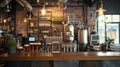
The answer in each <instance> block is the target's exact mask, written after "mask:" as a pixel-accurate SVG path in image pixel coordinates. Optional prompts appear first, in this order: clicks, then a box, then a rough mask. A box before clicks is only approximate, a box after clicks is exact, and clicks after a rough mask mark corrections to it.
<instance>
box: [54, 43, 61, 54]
mask: <svg viewBox="0 0 120 67" xmlns="http://www.w3.org/2000/svg"><path fill="white" fill-rule="evenodd" d="M52 53H60V43H59V41H53V42H52Z"/></svg>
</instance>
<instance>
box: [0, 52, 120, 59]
mask: <svg viewBox="0 0 120 67" xmlns="http://www.w3.org/2000/svg"><path fill="white" fill-rule="evenodd" d="M0 60H4V61H14V60H20V61H23V60H24V61H34V60H120V52H76V53H62V52H61V53H59V54H52V56H45V55H44V56H43V55H41V54H40V55H8V54H2V55H0Z"/></svg>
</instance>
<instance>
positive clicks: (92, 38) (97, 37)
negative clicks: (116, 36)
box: [91, 34, 99, 41]
mask: <svg viewBox="0 0 120 67" xmlns="http://www.w3.org/2000/svg"><path fill="white" fill-rule="evenodd" d="M93 40H99V35H98V34H92V35H91V41H93Z"/></svg>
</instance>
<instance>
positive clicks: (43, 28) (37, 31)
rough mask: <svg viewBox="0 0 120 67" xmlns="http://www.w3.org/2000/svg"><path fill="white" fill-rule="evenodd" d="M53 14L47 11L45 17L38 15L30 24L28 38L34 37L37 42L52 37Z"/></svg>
mask: <svg viewBox="0 0 120 67" xmlns="http://www.w3.org/2000/svg"><path fill="white" fill-rule="evenodd" d="M52 30H53V27H52V12H51V11H47V13H46V15H45V16H42V15H40V14H39V13H38V16H37V17H36V16H35V17H33V18H32V19H31V20H30V21H29V23H28V37H29V36H34V37H35V38H36V41H40V40H43V39H44V37H45V36H51V35H52Z"/></svg>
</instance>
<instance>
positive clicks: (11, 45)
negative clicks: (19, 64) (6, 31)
mask: <svg viewBox="0 0 120 67" xmlns="http://www.w3.org/2000/svg"><path fill="white" fill-rule="evenodd" d="M6 44H7V47H8V54H10V55H14V54H16V46H17V42H16V39H15V38H8V39H7V42H6Z"/></svg>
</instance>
